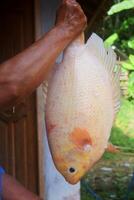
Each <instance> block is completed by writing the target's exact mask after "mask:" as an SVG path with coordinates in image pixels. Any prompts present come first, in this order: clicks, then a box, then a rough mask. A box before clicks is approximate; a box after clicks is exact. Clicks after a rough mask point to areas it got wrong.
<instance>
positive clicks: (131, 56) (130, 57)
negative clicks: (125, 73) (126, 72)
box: [129, 54, 134, 65]
mask: <svg viewBox="0 0 134 200" xmlns="http://www.w3.org/2000/svg"><path fill="white" fill-rule="evenodd" d="M129 60H130V62H131V63H132V64H133V65H134V55H132V54H130V55H129Z"/></svg>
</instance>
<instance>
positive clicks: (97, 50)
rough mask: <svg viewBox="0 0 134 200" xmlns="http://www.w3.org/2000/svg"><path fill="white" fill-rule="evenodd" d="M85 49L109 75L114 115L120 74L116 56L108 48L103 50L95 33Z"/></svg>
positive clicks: (116, 110) (118, 97)
mask: <svg viewBox="0 0 134 200" xmlns="http://www.w3.org/2000/svg"><path fill="white" fill-rule="evenodd" d="M86 47H87V48H88V50H89V52H90V53H92V54H93V55H95V56H97V58H98V59H99V60H100V62H101V63H102V65H103V66H104V68H105V69H106V71H107V72H108V74H109V77H110V81H111V86H112V93H113V102H114V111H115V115H116V113H117V112H118V110H119V108H120V96H121V91H120V72H121V67H120V66H119V65H118V64H117V56H116V54H115V52H114V50H113V49H112V48H111V47H109V48H105V47H104V43H103V40H102V39H101V38H100V37H99V36H98V35H97V34H95V33H93V34H92V35H91V37H90V38H89V39H88V41H87V43H86Z"/></svg>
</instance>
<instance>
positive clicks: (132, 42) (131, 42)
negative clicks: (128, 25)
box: [128, 38, 134, 49]
mask: <svg viewBox="0 0 134 200" xmlns="http://www.w3.org/2000/svg"><path fill="white" fill-rule="evenodd" d="M128 46H129V48H131V49H134V38H133V39H131V40H129V41H128Z"/></svg>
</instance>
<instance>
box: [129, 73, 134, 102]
mask: <svg viewBox="0 0 134 200" xmlns="http://www.w3.org/2000/svg"><path fill="white" fill-rule="evenodd" d="M128 97H129V98H131V99H134V72H132V73H131V74H130V76H129V80H128Z"/></svg>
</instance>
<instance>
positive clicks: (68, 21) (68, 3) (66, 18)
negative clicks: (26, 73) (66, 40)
mask: <svg viewBox="0 0 134 200" xmlns="http://www.w3.org/2000/svg"><path fill="white" fill-rule="evenodd" d="M86 24H87V18H86V16H85V15H84V12H83V10H82V8H81V7H80V5H79V4H78V3H77V2H76V1H75V0H63V1H62V3H61V5H60V7H59V9H58V11H57V18H56V26H60V27H61V28H62V29H63V31H65V33H66V32H67V33H68V34H69V36H70V37H72V39H74V38H75V37H77V36H78V35H79V34H80V33H81V32H82V31H84V29H85V27H86Z"/></svg>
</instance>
